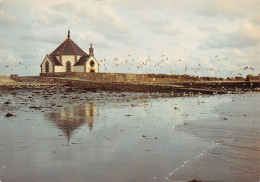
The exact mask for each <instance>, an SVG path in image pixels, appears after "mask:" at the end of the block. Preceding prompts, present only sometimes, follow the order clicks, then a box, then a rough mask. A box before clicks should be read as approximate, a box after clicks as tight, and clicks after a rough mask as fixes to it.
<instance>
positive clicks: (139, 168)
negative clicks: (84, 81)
mask: <svg viewBox="0 0 260 182" xmlns="http://www.w3.org/2000/svg"><path fill="white" fill-rule="evenodd" d="M259 106H260V95H259V94H258V93H248V94H242V95H215V96H201V95H200V96H198V95H197V96H189V97H175V96H174V95H171V94H170V93H169V94H163V93H153V94H148V93H127V92H122V93H115V92H100V93H93V92H86V91H85V90H81V89H72V88H69V87H64V86H57V85H52V86H50V85H47V86H42V87H39V88H35V87H34V88H31V89H28V88H26V89H25V88H19V89H18V88H15V89H14V88H1V89H0V181H3V182H6V181H19V182H20V181H26V182H28V181H62V182H64V181H65V182H66V181H90V182H103V181H108V182H110V181H111V182H115V181H118V182H121V181H124V182H132V181H134V182H135V181H136V182H139V181H140V182H151V181H155V182H159V181H160V182H161V181H165V182H166V181H191V180H193V179H196V180H197V181H259V180H260V175H259V174H260V162H259V161H260V148H259V146H260V120H259V118H260V113H259Z"/></svg>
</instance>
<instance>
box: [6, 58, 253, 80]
mask: <svg viewBox="0 0 260 182" xmlns="http://www.w3.org/2000/svg"><path fill="white" fill-rule="evenodd" d="M213 58H214V59H218V58H219V56H218V55H215V56H213ZM99 62H100V65H101V69H100V70H101V71H102V68H103V71H104V72H107V71H109V72H113V71H118V70H120V71H121V72H129V73H162V74H163V73H166V74H177V73H178V74H189V75H191V76H198V75H200V76H217V75H218V74H223V73H222V71H221V70H219V69H217V70H216V69H214V68H213V67H206V66H207V65H203V64H202V63H198V64H196V65H192V64H188V65H187V63H186V62H185V61H184V60H183V59H182V58H179V59H175V60H170V59H169V58H168V57H166V56H165V55H161V56H160V58H157V59H152V58H151V56H150V55H148V56H146V57H145V59H142V60H141V59H135V58H133V57H132V56H131V55H130V54H128V55H127V56H126V58H125V59H119V58H118V57H115V58H114V59H111V60H108V59H107V58H104V59H102V60H100V61H99ZM5 67H6V68H9V69H11V70H13V69H17V68H21V67H22V68H25V69H27V68H28V66H25V65H24V64H23V63H22V62H21V61H17V62H16V63H15V64H13V65H5ZM238 67H239V68H238V69H237V70H241V71H242V72H235V71H230V72H229V73H227V74H226V76H227V77H234V76H242V75H243V74H245V73H247V74H248V73H249V71H251V72H252V71H255V69H254V68H253V67H249V66H245V67H242V65H238ZM243 71H244V72H243ZM245 71H247V72H245Z"/></svg>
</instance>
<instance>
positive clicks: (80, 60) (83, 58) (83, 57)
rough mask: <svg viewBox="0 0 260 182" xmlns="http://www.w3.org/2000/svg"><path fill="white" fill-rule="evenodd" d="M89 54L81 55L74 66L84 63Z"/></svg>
mask: <svg viewBox="0 0 260 182" xmlns="http://www.w3.org/2000/svg"><path fill="white" fill-rule="evenodd" d="M88 58H89V56H82V57H81V58H80V59H79V60H78V62H77V63H76V64H74V66H81V65H84V64H85V63H86V62H87V60H88Z"/></svg>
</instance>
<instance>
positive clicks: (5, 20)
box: [0, 9, 17, 25]
mask: <svg viewBox="0 0 260 182" xmlns="http://www.w3.org/2000/svg"><path fill="white" fill-rule="evenodd" d="M16 22H17V19H16V18H15V17H14V16H12V15H10V14H9V13H8V12H6V11H4V10H1V9H0V23H1V24H2V25H14V24H15V23H16Z"/></svg>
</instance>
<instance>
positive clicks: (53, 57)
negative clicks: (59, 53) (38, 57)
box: [48, 56, 62, 66]
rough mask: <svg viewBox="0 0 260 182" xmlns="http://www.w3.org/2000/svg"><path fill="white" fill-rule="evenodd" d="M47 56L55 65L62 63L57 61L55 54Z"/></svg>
mask: <svg viewBox="0 0 260 182" xmlns="http://www.w3.org/2000/svg"><path fill="white" fill-rule="evenodd" d="M48 58H49V59H50V60H51V61H52V62H53V64H54V65H55V66H62V64H61V63H60V62H59V61H58V59H57V58H56V57H55V56H48Z"/></svg>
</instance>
